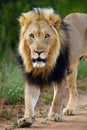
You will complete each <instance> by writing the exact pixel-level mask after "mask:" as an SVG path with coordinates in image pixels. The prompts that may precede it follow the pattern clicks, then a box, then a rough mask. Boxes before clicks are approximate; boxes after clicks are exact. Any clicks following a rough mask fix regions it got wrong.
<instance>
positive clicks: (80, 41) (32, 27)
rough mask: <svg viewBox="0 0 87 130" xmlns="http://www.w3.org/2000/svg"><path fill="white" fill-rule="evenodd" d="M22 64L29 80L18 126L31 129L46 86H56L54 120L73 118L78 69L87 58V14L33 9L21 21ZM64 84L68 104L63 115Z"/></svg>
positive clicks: (50, 113)
mask: <svg viewBox="0 0 87 130" xmlns="http://www.w3.org/2000/svg"><path fill="white" fill-rule="evenodd" d="M19 23H20V27H21V28H20V42H19V47H18V50H19V54H20V58H19V59H20V63H21V64H22V66H23V70H24V74H25V77H26V82H25V113H24V117H23V118H22V119H19V120H18V127H25V126H31V125H32V123H33V122H34V118H35V112H34V110H35V107H36V104H37V101H38V99H39V96H40V90H41V88H42V87H43V86H47V85H49V86H53V87H54V97H53V101H52V105H51V108H50V110H49V113H48V119H49V120H51V121H63V120H64V114H66V115H73V114H74V110H75V106H76V101H77V96H78V92H77V88H76V79H77V70H78V65H79V63H80V60H81V58H82V57H85V58H86V59H87V14H83V13H73V14H70V15H68V16H66V17H65V18H63V19H62V18H61V17H60V16H59V15H58V14H56V13H55V12H54V10H53V9H51V8H50V9H45V8H34V9H33V10H31V11H29V12H27V13H23V14H22V15H21V16H20V18H19ZM65 85H68V87H69V93H70V96H69V102H68V104H67V106H66V108H64V110H63V112H62V98H63V90H64V87H65Z"/></svg>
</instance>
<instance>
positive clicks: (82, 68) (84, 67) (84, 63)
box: [78, 59, 87, 80]
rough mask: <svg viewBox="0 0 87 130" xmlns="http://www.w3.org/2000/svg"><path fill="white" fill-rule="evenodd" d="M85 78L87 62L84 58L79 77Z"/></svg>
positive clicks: (86, 75) (86, 76)
mask: <svg viewBox="0 0 87 130" xmlns="http://www.w3.org/2000/svg"><path fill="white" fill-rule="evenodd" d="M85 78H87V63H86V61H85V60H84V59H82V61H81V64H80V65H79V69H78V79H82V80H83V79H85Z"/></svg>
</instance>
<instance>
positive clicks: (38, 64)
mask: <svg viewBox="0 0 87 130" xmlns="http://www.w3.org/2000/svg"><path fill="white" fill-rule="evenodd" d="M46 61H47V59H42V58H36V59H32V63H33V67H34V68H35V67H36V68H42V67H44V66H45V64H46Z"/></svg>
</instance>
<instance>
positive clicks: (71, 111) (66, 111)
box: [63, 108, 75, 115]
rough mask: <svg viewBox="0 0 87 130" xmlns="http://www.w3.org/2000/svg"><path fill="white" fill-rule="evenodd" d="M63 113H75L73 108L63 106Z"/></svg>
mask: <svg viewBox="0 0 87 130" xmlns="http://www.w3.org/2000/svg"><path fill="white" fill-rule="evenodd" d="M63 114H64V115H74V114H75V109H73V108H72V109H71V108H64V109H63Z"/></svg>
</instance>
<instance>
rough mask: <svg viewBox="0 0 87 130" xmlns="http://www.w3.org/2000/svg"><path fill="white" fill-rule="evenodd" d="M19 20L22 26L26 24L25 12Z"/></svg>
mask: <svg viewBox="0 0 87 130" xmlns="http://www.w3.org/2000/svg"><path fill="white" fill-rule="evenodd" d="M18 21H19V24H20V26H23V25H24V24H25V21H26V17H25V14H22V15H21V16H20V18H19V19H18Z"/></svg>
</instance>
